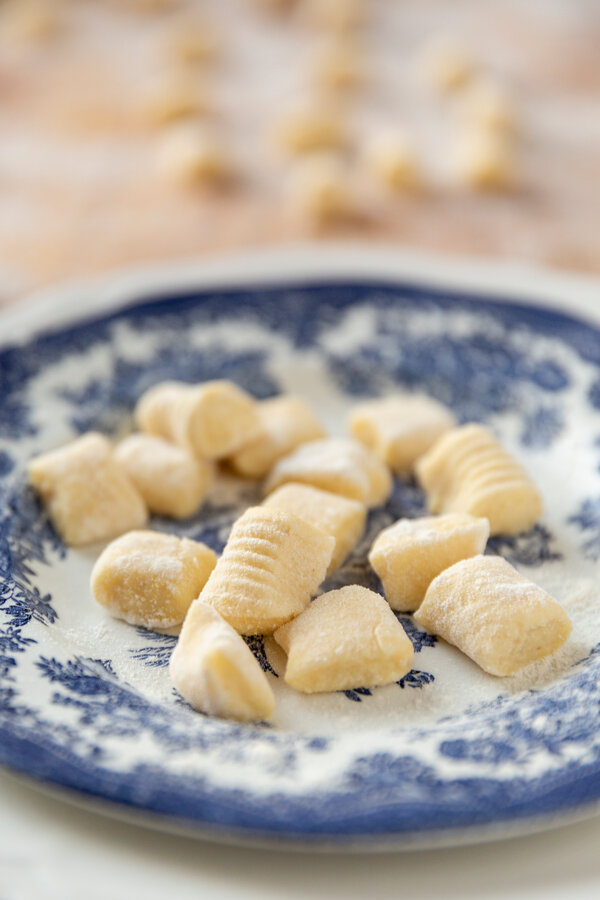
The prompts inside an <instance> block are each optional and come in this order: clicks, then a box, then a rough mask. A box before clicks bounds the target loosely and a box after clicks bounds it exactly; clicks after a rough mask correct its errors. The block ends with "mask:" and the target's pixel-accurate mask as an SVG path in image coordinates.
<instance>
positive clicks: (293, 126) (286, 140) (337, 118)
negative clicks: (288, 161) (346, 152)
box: [276, 103, 347, 154]
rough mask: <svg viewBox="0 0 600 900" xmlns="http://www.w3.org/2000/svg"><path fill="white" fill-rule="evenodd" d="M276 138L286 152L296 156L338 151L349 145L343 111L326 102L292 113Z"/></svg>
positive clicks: (301, 108) (305, 106)
mask: <svg viewBox="0 0 600 900" xmlns="http://www.w3.org/2000/svg"><path fill="white" fill-rule="evenodd" d="M276 135H277V139H278V142H279V145H280V146H281V147H282V149H283V150H286V151H287V152H288V153H292V154H301V153H314V152H315V151H324V150H337V149H339V148H340V147H342V146H343V145H344V144H345V143H346V142H347V134H346V128H345V125H344V122H343V120H342V117H341V115H340V111H339V109H338V108H337V107H335V106H331V105H328V104H325V105H324V104H323V103H318V104H317V103H306V104H303V105H301V106H298V107H296V108H294V109H291V110H289V111H288V112H287V113H286V114H285V115H284V116H283V117H282V118H281V120H280V121H279V122H278V123H277V128H276Z"/></svg>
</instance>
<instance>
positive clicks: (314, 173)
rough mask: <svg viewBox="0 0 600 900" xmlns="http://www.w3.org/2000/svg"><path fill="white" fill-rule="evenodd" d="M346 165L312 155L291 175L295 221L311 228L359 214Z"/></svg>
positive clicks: (328, 157) (336, 160) (338, 160)
mask: <svg viewBox="0 0 600 900" xmlns="http://www.w3.org/2000/svg"><path fill="white" fill-rule="evenodd" d="M350 185H351V179H350V176H349V173H348V170H347V167H346V165H345V163H344V162H343V161H342V160H340V159H337V158H336V157H335V156H330V155H328V156H325V155H323V156H313V157H311V158H310V159H307V160H305V161H304V162H303V163H302V164H301V165H298V166H297V167H296V169H295V170H294V171H293V172H292V177H291V179H290V185H289V194H290V204H291V207H292V210H293V211H294V213H295V214H296V215H297V216H298V218H300V219H303V220H305V221H307V222H308V223H310V224H312V225H317V226H324V225H328V224H332V223H336V222H337V223H339V222H344V221H347V220H350V219H353V218H354V217H356V215H357V213H358V208H357V203H356V198H355V197H354V195H353V192H352V189H351V187H350Z"/></svg>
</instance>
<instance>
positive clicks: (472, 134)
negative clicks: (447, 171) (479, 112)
mask: <svg viewBox="0 0 600 900" xmlns="http://www.w3.org/2000/svg"><path fill="white" fill-rule="evenodd" d="M455 168H456V177H457V179H458V181H459V182H460V183H461V184H464V185H465V186H466V187H469V188H474V189H476V190H490V191H502V190H506V189H508V188H512V187H514V186H515V184H516V182H517V162H516V157H515V152H514V146H513V143H512V141H509V140H508V139H507V137H506V136H505V135H502V134H498V133H494V132H492V131H490V129H484V128H476V129H470V130H468V131H467V132H466V134H464V135H463V136H462V138H461V139H460V141H459V143H458V146H457V149H456V157H455Z"/></svg>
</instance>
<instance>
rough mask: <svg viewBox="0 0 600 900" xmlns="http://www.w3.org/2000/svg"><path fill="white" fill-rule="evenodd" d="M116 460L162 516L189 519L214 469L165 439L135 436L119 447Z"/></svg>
mask: <svg viewBox="0 0 600 900" xmlns="http://www.w3.org/2000/svg"><path fill="white" fill-rule="evenodd" d="M115 457H116V458H117V460H118V461H119V462H120V463H121V465H122V466H123V468H124V469H126V471H127V472H128V474H129V477H130V478H131V480H132V481H133V483H134V485H135V486H136V488H137V489H138V491H139V492H140V494H141V495H142V497H143V498H144V500H145V501H146V503H147V505H148V509H149V510H150V512H152V513H157V514H158V515H163V516H171V517H172V518H174V519H187V518H188V517H189V516H192V515H194V513H195V512H197V511H198V509H199V508H200V504H201V503H202V500H203V499H204V496H205V494H206V491H207V488H208V485H209V483H210V480H211V477H212V473H213V469H212V465H211V464H210V463H207V462H205V461H204V460H201V459H198V458H197V457H195V456H192V454H191V453H190V452H189V451H188V450H185V449H184V448H183V447H177V446H176V445H175V444H170V443H169V442H168V441H165V440H163V438H159V437H154V436H152V435H149V434H132V435H130V437H127V438H125V440H124V441H121V443H120V444H119V445H118V446H117V447H116V449H115Z"/></svg>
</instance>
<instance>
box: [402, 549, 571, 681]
mask: <svg viewBox="0 0 600 900" xmlns="http://www.w3.org/2000/svg"><path fill="white" fill-rule="evenodd" d="M415 621H416V622H417V623H418V624H419V625H421V626H422V627H424V628H426V629H427V630H428V631H432V632H433V633H434V634H438V635H440V637H442V638H444V640H446V641H448V642H449V643H451V644H454V645H455V646H456V647H458V648H459V650H462V652H463V653H466V654H467V656H470V657H471V659H473V660H474V661H475V662H476V663H477V665H478V666H481V668H482V669H484V670H485V671H486V672H489V673H490V674H491V675H514V674H515V673H516V672H518V671H519V670H520V669H522V668H524V667H525V666H528V665H529V664H530V663H533V662H535V661H536V660H538V659H542V658H543V657H544V656H548V655H549V654H551V653H554V652H555V651H556V650H558V649H559V648H560V647H562V645H563V644H564V643H565V641H566V640H567V638H568V637H569V635H570V633H571V622H570V621H569V617H568V616H567V614H566V612H565V611H564V609H563V608H562V606H560V604H559V603H557V602H556V600H554V599H553V598H552V597H551V596H550V595H549V594H547V593H546V591H544V590H542V588H540V587H538V586H537V585H536V584H533V582H531V581H529V580H528V579H527V578H524V577H523V576H522V575H520V574H519V573H518V572H517V571H516V570H515V569H513V567H512V566H511V565H510V563H508V562H506V560H505V559H502V558H501V557H499V556H475V557H473V558H472V559H465V560H462V562H458V563H456V565H454V566H451V567H450V568H449V569H446V570H445V571H444V572H442V573H441V575H438V577H437V578H436V579H435V580H434V581H432V583H431V584H430V586H429V588H428V590H427V594H426V595H425V599H424V601H423V603H422V604H421V606H420V607H419V609H418V610H417V612H416V613H415Z"/></svg>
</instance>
